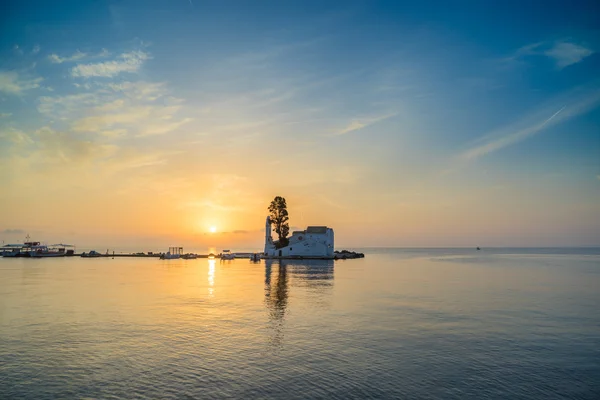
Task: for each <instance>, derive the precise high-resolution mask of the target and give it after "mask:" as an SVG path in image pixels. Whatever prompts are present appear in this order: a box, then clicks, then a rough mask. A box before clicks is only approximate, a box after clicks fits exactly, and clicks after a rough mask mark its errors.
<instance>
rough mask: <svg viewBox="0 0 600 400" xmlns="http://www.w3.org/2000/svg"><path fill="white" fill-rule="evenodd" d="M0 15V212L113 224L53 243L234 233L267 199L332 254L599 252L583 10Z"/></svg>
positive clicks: (592, 40) (526, 6)
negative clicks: (70, 210) (342, 249)
mask: <svg viewBox="0 0 600 400" xmlns="http://www.w3.org/2000/svg"><path fill="white" fill-rule="evenodd" d="M4 7H5V10H4V12H3V13H2V15H3V16H2V17H1V18H2V21H1V26H2V27H1V28H0V29H1V30H0V32H1V33H2V34H1V35H0V60H1V61H0V113H1V115H2V117H0V135H1V137H0V140H1V142H0V143H1V147H0V167H1V168H2V169H1V170H0V175H1V176H2V178H3V179H4V181H5V182H6V183H5V185H6V186H5V187H6V188H8V190H7V191H5V192H4V193H3V194H2V195H0V201H1V202H2V203H3V204H4V205H5V206H6V207H5V210H6V209H8V208H10V209H12V210H15V209H16V210H20V209H21V207H25V206H26V205H27V206H29V207H31V206H35V207H37V208H44V207H46V205H47V206H48V207H51V206H59V205H61V204H64V203H65V202H67V203H68V202H69V201H73V200H68V199H73V198H77V199H79V201H78V202H76V203H73V207H75V208H76V209H77V210H78V211H76V212H74V214H76V215H78V216H80V217H83V216H85V215H89V214H90V213H92V212H93V210H97V209H98V207H100V209H101V210H103V211H104V212H110V213H111V214H115V215H117V216H118V218H117V217H115V219H114V220H110V219H109V220H110V221H104V220H103V221H98V223H95V222H94V223H88V224H87V225H83V224H81V222H80V221H79V220H78V219H77V218H75V216H73V217H72V218H73V220H72V221H69V222H67V223H62V225H65V227H64V231H62V235H74V236H81V235H83V236H84V237H85V235H88V236H89V239H86V240H90V241H91V240H96V239H94V236H93V235H92V234H91V233H90V232H91V231H94V232H102V234H103V235H105V236H107V235H110V233H111V232H114V231H115V230H119V231H125V232H126V233H127V234H128V235H137V236H140V235H141V233H140V232H141V231H144V232H148V231H149V230H151V231H153V232H154V231H156V233H155V234H154V236H152V237H151V238H150V237H149V238H148V239H147V240H154V241H160V240H163V239H164V237H169V238H179V237H180V238H181V240H184V241H185V240H189V241H195V240H204V239H206V238H204V237H200V239H198V237H196V236H194V235H201V234H202V230H203V229H206V226H208V225H211V224H212V225H214V224H216V225H220V226H222V230H223V231H224V232H234V231H236V232H238V231H239V232H241V231H244V232H246V231H247V232H252V231H253V229H254V228H255V227H258V229H260V227H261V226H262V222H261V221H262V216H263V214H264V209H265V208H266V205H267V204H268V201H269V200H268V199H269V198H271V197H272V196H274V195H278V194H281V195H284V196H286V197H288V203H289V204H290V207H291V211H292V212H294V211H295V215H297V216H298V219H297V220H296V223H297V224H299V225H303V224H306V223H327V224H330V225H332V226H334V227H336V228H338V232H339V233H338V237H339V238H341V240H342V241H344V242H345V243H348V244H349V245H360V244H365V245H378V244H382V245H399V246H403V245H407V246H410V245H470V244H471V243H474V242H478V243H489V244H490V245H517V244H525V245H561V244H563V245H593V244H600V243H599V242H598V240H597V239H596V238H597V237H600V161H599V160H600V133H599V132H600V107H599V105H600V74H599V73H598V71H600V55H599V54H598V49H599V48H600V40H599V39H598V38H600V32H599V29H600V17H598V15H600V13H599V12H598V11H599V10H598V8H599V7H598V5H597V4H596V3H595V2H591V1H590V2H558V1H554V2H544V3H543V5H542V4H541V3H539V2H504V3H503V4H501V5H500V4H492V3H491V2H483V1H468V2H453V3H452V4H450V3H449V2H400V1H395V2H375V1H368V2H367V1H354V2H352V1H350V2H323V1H319V2H316V1H315V2H248V1H240V2H232V1H211V2H202V1H197V0H191V1H189V0H187V1H114V2H111V1H107V2H103V1H95V2H85V1H76V2H75V1H74V2H58V4H51V3H50V2H26V3H23V2H12V3H11V4H8V5H5V6H4ZM16 171H21V173H23V174H25V175H26V176H29V177H31V180H33V181H36V182H39V185H27V184H24V183H23V182H22V181H21V180H20V179H16V178H15V177H14V176H15V175H14V172H16ZM49 182H51V184H50V183H49ZM92 182H94V183H95V184H92ZM102 184H105V185H110V186H111V187H113V188H114V193H117V194H114V193H113V194H112V195H109V194H106V193H100V192H99V191H98V189H97V187H98V185H102ZM48 187H49V188H48ZM150 187H153V188H154V187H158V189H157V190H158V191H159V193H162V192H160V190H164V193H165V194H164V195H163V194H157V195H156V196H154V195H152V194H150V193H151V192H152V190H150V189H149V188H150ZM181 191H183V193H185V194H184V195H183V196H179V197H178V196H174V195H173V193H181ZM41 193H44V194H43V195H42V194H41ZM119 193H120V194H119ZM119 196H122V197H119ZM148 196H151V197H152V199H153V200H148V198H149V197H148ZM240 196H243V197H244V199H245V200H244V201H242V202H241V203H243V204H240ZM40 197H43V201H42V199H41V198H40ZM158 197H160V199H161V200H157V199H156V198H158ZM140 199H144V201H149V204H150V205H148V207H147V210H146V211H147V212H151V213H153V214H154V215H157V214H160V215H162V217H161V218H159V221H158V222H157V223H156V225H155V226H152V225H148V224H147V223H146V222H141V221H143V220H144V219H143V215H142V214H141V213H142V211H143V210H140V209H139V207H137V206H135V204H136V201H140ZM294 205H295V206H294ZM294 207H295V208H294ZM165 209H167V210H180V211H181V212H182V213H185V214H186V215H190V214H191V215H194V219H195V220H197V221H200V222H196V223H195V224H189V223H188V222H186V221H180V222H177V223H174V222H172V221H171V219H172V218H171V219H170V218H169V215H168V213H167V212H165V211H164V210H165ZM161 210H163V211H161ZM4 212H5V213H6V214H5V215H1V216H2V217H3V218H2V220H4V221H6V224H7V225H6V226H0V229H4V230H6V235H8V236H10V235H14V232H15V230H16V231H19V232H21V231H34V232H38V233H39V234H40V235H49V234H50V232H53V229H54V230H55V229H56V228H54V227H55V225H56V224H57V223H58V221H59V220H58V219H56V220H53V219H52V218H50V217H48V216H47V215H46V213H44V215H43V216H38V217H37V221H38V222H36V218H33V219H32V220H23V219H22V218H19V219H18V218H15V217H14V216H13V215H14V212H11V213H8V212H7V211H4ZM136 213H140V214H139V215H137V214H136ZM130 215H133V216H131V218H130V217H129V216H130ZM136 215H137V216H136ZM293 215H294V214H292V217H293ZM292 219H293V218H292ZM94 221H95V220H94ZM123 221H124V222H123ZM292 222H294V221H292ZM121 224H126V228H125V227H124V225H123V226H122V225H121ZM135 227H138V228H135ZM375 227H376V228H377V232H378V233H377V234H376V235H370V236H369V237H368V238H367V237H366V236H365V234H364V233H361V232H365V231H372V230H373V229H374V228H375ZM61 229H62V228H61ZM9 230H10V231H9ZM340 230H341V232H340ZM9 232H10V233H9ZM165 235H166V236H165ZM103 237H104V236H103ZM103 240H104V239H103ZM236 240H239V241H240V243H248V244H253V245H254V244H255V242H256V240H258V242H260V240H262V239H261V237H260V236H259V237H258V239H256V240H255V239H254V237H253V236H252V235H251V234H249V235H248V236H247V237H246V236H245V237H243V238H237V237H236Z"/></svg>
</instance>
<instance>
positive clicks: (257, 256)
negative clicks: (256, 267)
mask: <svg viewBox="0 0 600 400" xmlns="http://www.w3.org/2000/svg"><path fill="white" fill-rule="evenodd" d="M260 258H261V257H260V253H252V254H250V261H254V262H256V261H260Z"/></svg>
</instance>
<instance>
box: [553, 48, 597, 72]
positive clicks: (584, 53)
mask: <svg viewBox="0 0 600 400" xmlns="http://www.w3.org/2000/svg"><path fill="white" fill-rule="evenodd" d="M544 54H545V55H547V56H548V57H552V58H553V59H554V61H556V66H557V67H558V68H564V67H567V66H569V65H571V64H576V63H578V62H579V61H581V60H583V59H584V58H586V57H588V56H590V55H592V54H594V52H593V51H592V50H590V49H588V48H585V47H583V46H580V45H577V44H574V43H568V42H558V43H555V44H554V46H553V47H552V48H551V49H549V50H546V51H545V52H544Z"/></svg>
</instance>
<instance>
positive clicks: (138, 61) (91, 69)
mask: <svg viewBox="0 0 600 400" xmlns="http://www.w3.org/2000/svg"><path fill="white" fill-rule="evenodd" d="M149 58H150V55H149V54H148V53H145V52H143V51H141V50H136V51H131V52H129V53H123V54H121V55H120V56H119V57H118V59H117V60H113V61H106V62H101V63H95V64H79V65H77V66H75V67H73V69H71V75H72V76H74V77H83V78H89V77H93V76H96V77H107V78H108V77H113V76H116V75H118V74H120V73H122V72H130V73H135V72H137V71H138V70H139V69H140V67H141V66H142V64H143V63H144V61H146V60H148V59H149Z"/></svg>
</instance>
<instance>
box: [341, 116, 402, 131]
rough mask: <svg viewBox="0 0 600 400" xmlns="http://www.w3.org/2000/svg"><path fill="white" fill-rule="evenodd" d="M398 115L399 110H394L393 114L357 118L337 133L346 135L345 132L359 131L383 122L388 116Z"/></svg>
mask: <svg viewBox="0 0 600 400" xmlns="http://www.w3.org/2000/svg"><path fill="white" fill-rule="evenodd" d="M396 115H398V113H397V112H394V113H391V114H385V115H380V116H376V117H364V118H357V119H354V120H352V121H351V122H350V123H349V124H348V125H346V127H344V128H342V129H340V130H339V131H337V132H336V134H337V135H344V134H346V133H349V132H352V131H357V130H359V129H363V128H365V127H367V126H369V125H373V124H375V123H377V122H381V121H383V120H386V119H388V118H392V117H394V116H396Z"/></svg>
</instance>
